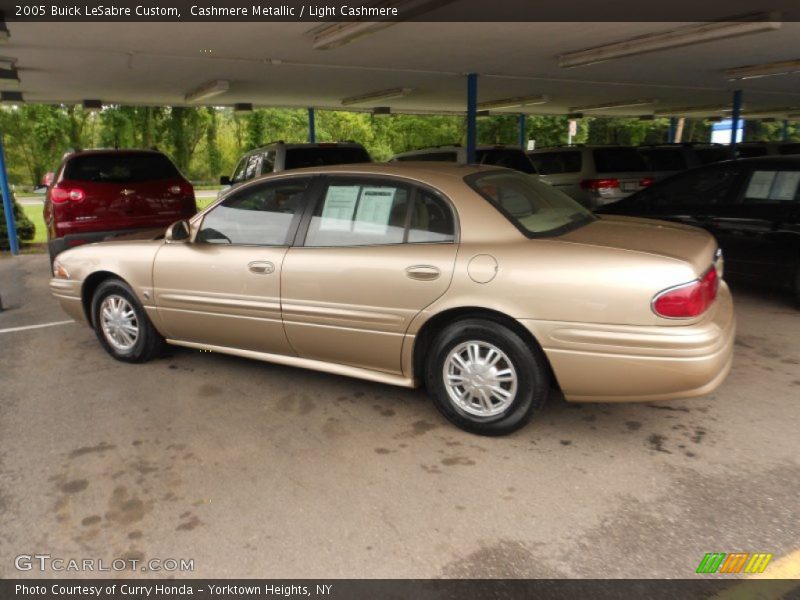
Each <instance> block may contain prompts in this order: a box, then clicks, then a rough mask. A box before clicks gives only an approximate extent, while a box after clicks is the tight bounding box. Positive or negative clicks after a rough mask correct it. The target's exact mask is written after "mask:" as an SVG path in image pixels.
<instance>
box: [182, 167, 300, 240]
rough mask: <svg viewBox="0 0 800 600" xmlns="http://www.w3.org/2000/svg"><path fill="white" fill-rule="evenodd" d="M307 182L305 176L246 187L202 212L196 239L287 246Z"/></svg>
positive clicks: (297, 217)
mask: <svg viewBox="0 0 800 600" xmlns="http://www.w3.org/2000/svg"><path fill="white" fill-rule="evenodd" d="M309 181H310V180H309V179H308V178H306V177H304V178H302V179H287V180H283V181H279V182H270V183H268V184H262V185H253V186H249V187H247V188H246V189H244V190H242V191H241V192H239V193H238V194H234V195H233V196H231V197H229V198H227V199H226V200H225V201H223V202H222V203H220V204H218V205H217V206H215V207H214V208H213V209H211V210H210V211H209V212H208V213H207V214H206V215H205V217H204V218H203V223H202V225H201V226H200V230H199V231H198V233H197V241H198V242H200V243H207V244H236V245H249V246H285V245H287V244H288V243H289V235H290V233H291V232H292V231H293V230H294V226H295V223H296V221H297V220H299V216H300V212H301V211H302V208H303V197H304V194H305V190H306V188H307V187H308V182H309Z"/></svg>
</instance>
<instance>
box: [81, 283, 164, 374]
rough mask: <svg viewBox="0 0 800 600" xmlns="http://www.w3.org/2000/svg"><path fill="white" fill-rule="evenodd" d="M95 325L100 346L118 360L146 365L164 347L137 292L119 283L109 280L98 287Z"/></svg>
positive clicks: (93, 316) (94, 305)
mask: <svg viewBox="0 0 800 600" xmlns="http://www.w3.org/2000/svg"><path fill="white" fill-rule="evenodd" d="M92 323H93V325H94V330H95V334H96V335H97V339H98V340H99V341H100V344H101V345H102V346H103V348H105V350H106V352H108V353H109V354H110V355H111V356H113V357H114V358H116V359H117V360H121V361H125V362H145V361H147V360H150V359H151V358H154V357H155V356H157V355H158V354H159V353H160V352H161V350H162V348H163V346H164V338H163V337H161V335H160V334H159V333H158V332H157V331H156V330H155V328H154V327H153V324H152V323H151V322H150V319H149V318H148V317H147V313H146V312H145V310H144V308H143V307H142V305H141V304H140V303H139V301H138V299H137V298H136V295H135V294H134V293H133V290H131V288H130V287H129V286H128V285H127V284H126V283H124V282H123V281H121V280H119V279H107V280H106V281H104V282H102V283H101V284H100V285H99V286H98V287H97V290H96V291H95V293H94V296H93V297H92Z"/></svg>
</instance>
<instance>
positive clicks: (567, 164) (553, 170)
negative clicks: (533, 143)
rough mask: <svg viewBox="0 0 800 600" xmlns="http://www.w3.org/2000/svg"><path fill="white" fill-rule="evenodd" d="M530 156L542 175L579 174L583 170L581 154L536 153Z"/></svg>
mask: <svg viewBox="0 0 800 600" xmlns="http://www.w3.org/2000/svg"><path fill="white" fill-rule="evenodd" d="M528 156H529V157H530V159H531V161H532V162H533V164H534V165H536V170H537V171H539V174H540V175H557V174H560V173H577V172H579V171H580V170H581V153H580V152H573V151H570V152H534V153H531V154H529V155H528Z"/></svg>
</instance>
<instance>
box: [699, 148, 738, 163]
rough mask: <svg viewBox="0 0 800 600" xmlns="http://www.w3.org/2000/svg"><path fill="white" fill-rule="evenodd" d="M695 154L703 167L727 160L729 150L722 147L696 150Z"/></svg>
mask: <svg viewBox="0 0 800 600" xmlns="http://www.w3.org/2000/svg"><path fill="white" fill-rule="evenodd" d="M695 153H696V154H697V157H698V158H699V159H700V162H701V163H703V164H704V165H710V164H711V163H716V162H720V161H722V160H727V159H729V158H730V157H731V151H730V149H729V148H727V147H724V146H720V147H718V148H717V147H715V148H696V149H695Z"/></svg>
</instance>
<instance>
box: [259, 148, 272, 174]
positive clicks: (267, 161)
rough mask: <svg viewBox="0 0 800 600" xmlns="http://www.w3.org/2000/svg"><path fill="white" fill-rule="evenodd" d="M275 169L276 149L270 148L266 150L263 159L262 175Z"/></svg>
mask: <svg viewBox="0 0 800 600" xmlns="http://www.w3.org/2000/svg"><path fill="white" fill-rule="evenodd" d="M274 170H275V151H274V150H268V151H267V152H264V154H263V155H262V159H261V171H260V173H261V174H262V175H266V174H267V173H272V172H273V171H274Z"/></svg>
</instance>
